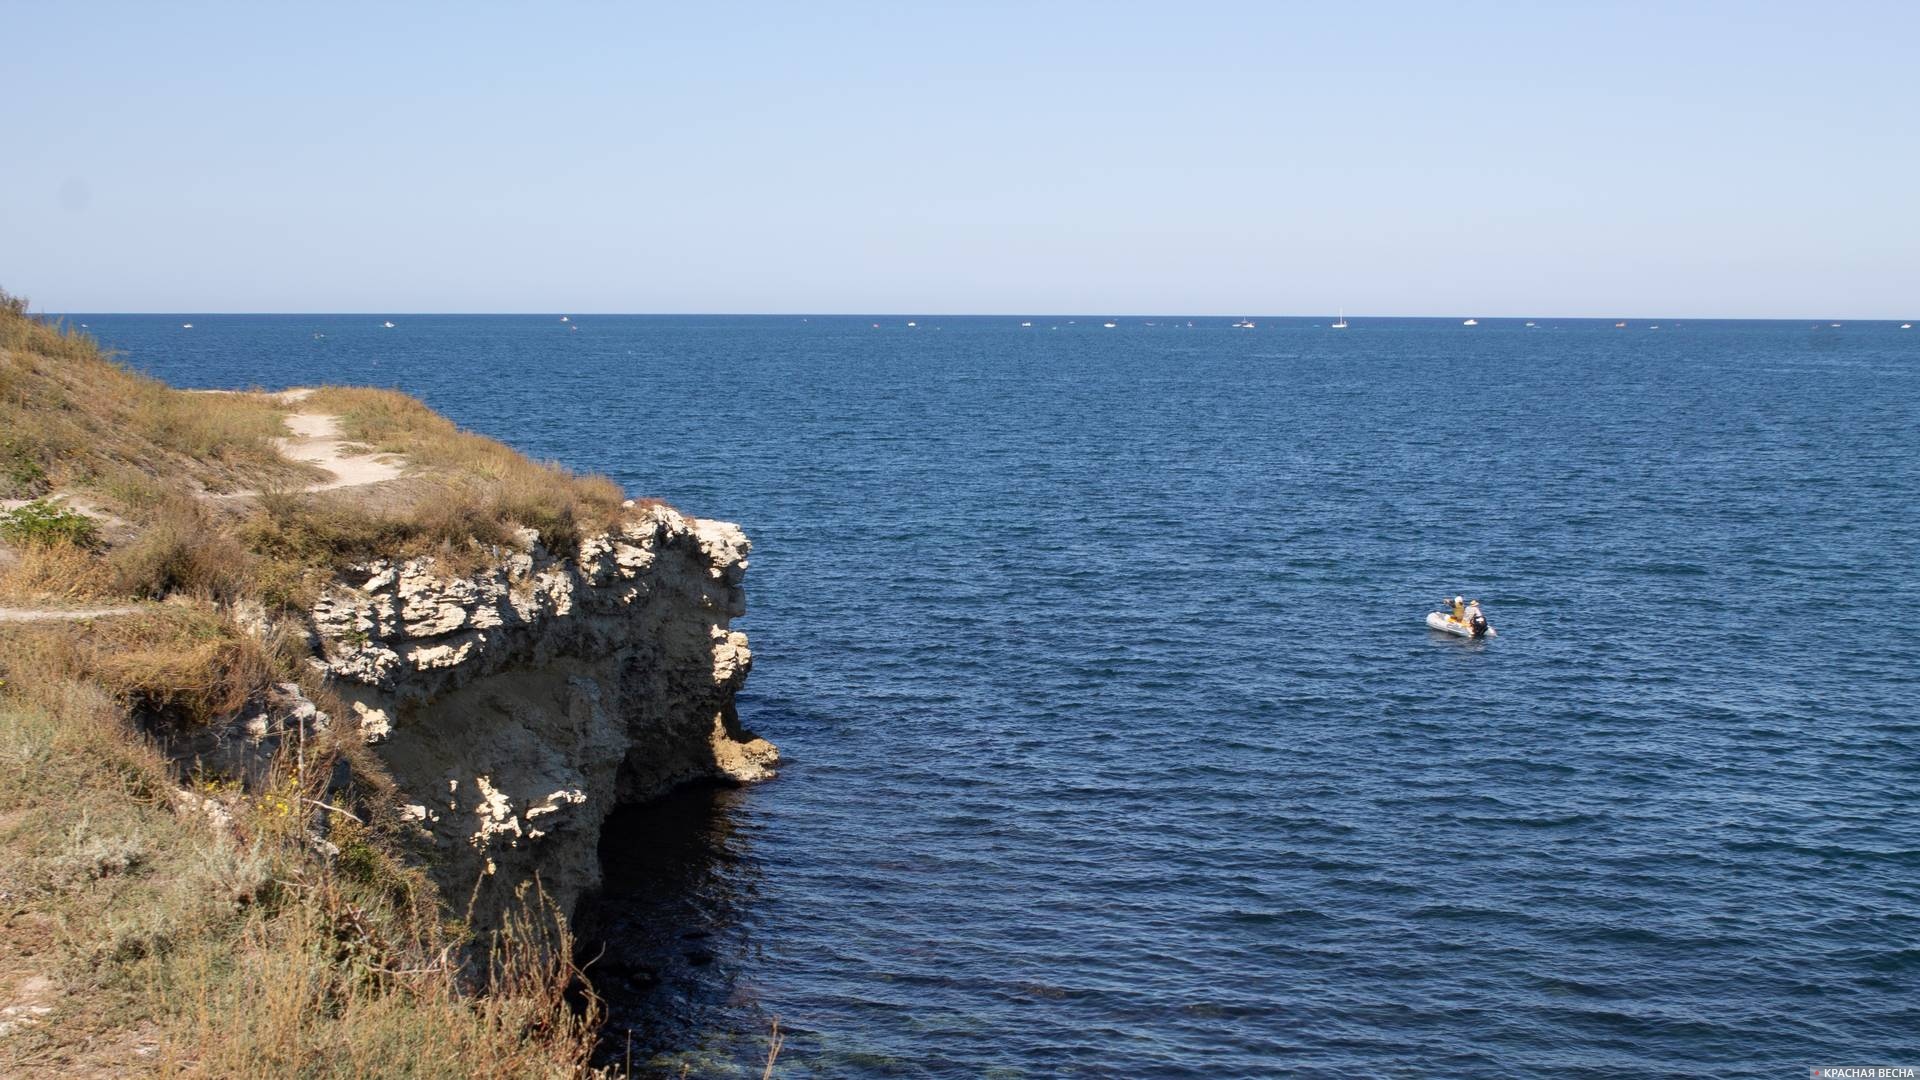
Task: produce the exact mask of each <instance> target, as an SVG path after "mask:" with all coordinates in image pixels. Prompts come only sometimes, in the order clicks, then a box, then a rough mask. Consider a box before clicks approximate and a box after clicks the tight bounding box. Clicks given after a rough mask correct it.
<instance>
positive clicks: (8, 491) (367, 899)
mask: <svg viewBox="0 0 1920 1080" xmlns="http://www.w3.org/2000/svg"><path fill="white" fill-rule="evenodd" d="M299 407H300V408H301V409H303V410H312V411H322V412H333V413H338V414H341V415H342V417H343V427H344V428H345V429H346V434H347V435H348V436H349V437H351V438H354V439H356V440H359V441H361V442H364V443H366V444H368V445H370V446H373V447H376V448H378V449H380V450H383V451H388V452H397V453H402V454H406V455H407V456H408V458H409V459H410V462H411V464H412V466H413V468H412V470H411V472H410V476H409V477H408V478H407V479H406V480H405V481H403V482H402V483H399V484H395V485H392V486H391V488H389V489H386V493H385V494H383V495H380V496H379V497H377V498H376V497H375V496H373V495H370V494H368V493H366V492H350V491H339V492H328V493H321V494H311V495H306V494H291V493H289V492H292V491H294V490H296V489H298V488H299V487H301V486H303V485H305V484H307V483H310V482H312V481H313V480H315V479H318V477H317V476H315V474H314V471H313V470H312V468H311V467H309V466H305V465H302V464H299V463H295V462H291V461H288V460H287V459H285V458H284V457H282V456H281V455H280V454H279V452H278V450H277V449H276V448H275V445H274V442H273V439H274V438H275V437H276V436H281V435H284V434H286V428H285V425H284V421H283V416H284V414H285V411H286V408H287V406H286V405H285V404H284V403H283V402H281V401H279V400H278V399H276V398H274V397H272V396H270V395H265V394H219V395H194V394H185V393H182V392H179V391H174V390H171V389H169V388H167V387H165V386H163V385H162V384H160V383H158V382H156V381H154V380H152V379H149V378H147V377H145V376H142V375H140V374H138V373H136V372H133V371H131V370H129V369H127V368H125V367H124V366H122V365H120V364H118V363H116V362H115V361H114V360H113V359H112V358H111V357H108V356H106V355H104V354H103V353H102V352H101V351H100V349H99V347H98V346H97V344H96V343H95V342H94V341H93V340H92V339H91V338H89V337H87V336H86V335H84V334H79V333H76V332H74V331H72V330H70V329H68V328H65V327H61V326H58V325H53V324H49V323H47V322H44V321H41V320H37V319H33V318H30V317H28V316H27V314H26V306H25V304H24V302H22V301H19V300H17V299H15V298H12V297H9V296H7V295H6V294H4V293H0V498H37V497H40V496H44V495H48V494H50V493H60V494H62V495H73V496H76V498H75V499H74V502H75V503H77V504H81V505H91V506H96V507H99V508H101V509H102V510H104V511H105V513H104V514H103V515H101V516H100V527H99V528H98V530H97V531H95V530H89V535H87V536H85V537H78V536H74V537H67V538H64V539H63V538H60V537H54V536H48V537H45V538H44V539H45V540H46V542H41V540H40V538H36V539H34V540H33V541H32V542H24V541H19V540H18V539H16V540H15V541H14V542H13V543H12V544H11V545H10V546H11V547H12V549H13V550H11V551H0V603H19V602H21V601H23V600H31V601H38V602H48V603H65V602H76V601H100V600H110V599H128V600H131V599H146V600H165V601H166V602H165V603H161V604H154V605H150V606H147V607H145V608H143V609H142V610H141V611H140V612H139V613H138V614H136V615H132V616H126V617H119V618H112V619H102V620H98V621H96V622H92V623H44V624H4V625H0V995H3V994H5V993H6V992H8V989H9V987H10V986H11V985H13V980H14V977H15V976H16V975H36V976H44V977H46V978H51V979H54V980H56V982H57V983H58V986H59V993H58V995H57V997H56V1000H57V1002H58V1005H57V1010H56V1012H55V1013H54V1014H53V1015H52V1016H51V1017H49V1018H48V1019H47V1022H45V1023H41V1024H35V1025H31V1026H29V1027H26V1028H23V1029H20V1030H17V1031H15V1032H13V1033H12V1034H11V1035H9V1036H8V1037H6V1038H5V1039H0V1075H4V1076H15V1075H22V1076H31V1075H43V1074H45V1075H53V1074H74V1073H101V1074H114V1075H118V1074H124V1073H135V1074H148V1073H160V1074H166V1075H175V1074H178V1075H186V1076H205V1077H227V1076H312V1077H332V1076H340V1077H349V1076H352V1077H367V1076H418V1077H471V1076H480V1075H488V1076H496V1075H497V1076H511V1077H523V1076H541V1077H545V1076H556V1077H557V1076H572V1075H579V1074H581V1073H582V1072H583V1071H585V1070H586V1063H587V1060H588V1054H589V1052H590V1050H591V1047H592V1045H593V1039H594V1029H595V1027H596V1026H597V1022H598V1014H597V1010H596V1007H595V1005H594V1004H593V1003H592V1001H591V999H590V998H589V1000H588V1002H587V1004H586V1006H585V1007H584V1008H580V1007H578V1006H577V1005H574V1006H570V1005H569V1003H568V1001H567V999H566V997H565V995H566V992H567V990H568V988H569V986H576V987H577V986H578V985H579V984H578V982H577V978H578V972H577V971H576V970H575V969H574V966H573V963H572V958H571V956H570V953H569V949H570V947H571V945H570V941H569V939H568V936H567V934H566V932H565V928H564V926H563V925H562V924H561V922H560V921H559V920H558V918H557V917H556V916H555V915H554V913H553V912H552V910H551V908H550V906H548V905H546V904H545V903H544V901H543V900H542V899H541V898H540V897H538V896H530V897H524V898H523V899H524V902H525V906H524V910H523V911H522V912H521V913H520V914H519V915H518V916H517V917H515V918H511V919H509V920H508V922H507V924H506V926H505V928H504V929H503V931H502V932H501V933H500V934H499V935H497V936H496V937H495V938H494V939H493V940H491V941H486V942H471V941H469V940H467V934H468V931H467V930H466V929H465V923H464V922H463V921H462V920H461V919H459V918H456V917H453V916H452V912H451V910H450V909H449V908H448V906H447V905H446V903H445V901H444V900H443V898H442V897H441V896H440V895H439V894H438V892H437V891H436V890H435V889H434V887H433V886H432V885H431V883H430V882H429V880H428V879H427V877H426V876H425V875H424V873H423V872H422V871H421V870H420V869H419V868H418V866H417V865H415V864H414V863H413V862H411V861H410V857H409V856H408V855H407V853H406V848H405V845H403V844H402V843H401V842H400V840H399V839H398V838H399V837H400V836H401V835H402V834H403V833H402V829H401V826H400V824H399V823H398V821H397V819H396V814H395V809H394V803H395V800H396V794H395V793H394V792H393V791H392V785H391V782H390V781H389V780H387V779H386V777H385V774H384V772H383V771H382V769H381V767H380V765H379V763H378V761H377V760H376V759H375V758H374V757H373V756H372V754H371V753H370V752H369V751H368V750H367V749H366V748H365V747H364V746H361V745H359V744H357V743H353V744H343V745H332V744H328V743H326V741H325V740H322V744H321V745H312V744H309V745H307V746H305V747H304V748H303V751H302V753H301V754H300V755H299V756H298V757H297V758H296V759H294V760H291V761H285V762H282V763H281V764H280V765H279V766H277V771H276V772H275V773H274V778H273V779H271V780H269V781H268V782H267V784H266V785H265V787H264V788H259V789H257V790H251V791H244V792H243V791H240V790H238V789H237V788H232V789H229V788H217V800H218V803H219V805H220V806H222V807H223V808H224V811H223V812H224V813H225V814H226V815H227V816H228V818H229V821H228V823H227V824H226V825H224V826H221V827H218V828H216V827H213V826H212V825H210V824H209V822H208V821H207V820H205V814H204V813H203V812H202V810H200V809H194V807H197V806H199V805H200V804H199V803H196V802H195V801H194V797H188V796H186V795H185V794H184V793H185V791H186V789H184V788H183V787H182V780H183V778H182V777H181V776H179V775H177V774H176V772H175V771H174V769H173V767H172V766H171V765H170V764H169V763H168V762H167V761H166V760H165V759H164V758H163V757H162V755H161V754H160V753H159V752H158V751H157V750H156V749H154V748H153V747H152V746H151V745H149V744H148V743H147V741H146V740H145V739H144V738H143V737H142V736H141V735H140V734H139V733H138V730H137V727H136V720H138V721H139V722H142V723H146V722H152V721H155V720H164V721H167V722H170V723H173V724H198V723H208V722H225V721H227V720H228V719H230V718H231V717H232V716H233V715H234V714H235V713H236V711H238V710H242V709H250V708H253V707H256V706H257V704H258V702H259V701H260V700H261V698H262V696H263V694H264V692H265V690H266V688H267V687H268V686H270V685H271V684H273V683H276V682H286V681H293V682H298V683H300V684H301V685H302V686H303V687H305V689H306V690H307V692H308V694H309V696H311V697H313V698H314V699H315V700H316V701H317V702H320V703H321V707H322V708H329V709H330V711H333V712H334V713H335V715H339V714H340V713H339V710H338V703H337V702H328V701H327V700H326V695H325V692H324V690H323V688H321V687H318V686H316V685H314V684H313V682H312V679H313V676H312V674H311V672H310V671H309V669H308V668H307V665H306V663H305V661H306V658H307V653H306V649H307V648H308V646H307V645H306V644H305V642H304V640H298V639H289V638H274V639H272V640H268V641H262V640H260V639H258V638H256V637H253V636H252V635H250V634H248V633H246V632H243V631H242V630H240V629H239V628H238V627H237V626H236V625H235V623H234V621H233V615H232V613H233V611H234V609H235V607H236V605H238V604H240V603H241V602H242V601H255V600H259V601H264V602H266V603H268V604H269V605H275V606H282V607H289V608H298V607H301V606H304V605H305V604H307V603H310V602H311V600H312V599H313V598H314V596H315V595H316V594H317V592H318V591H319V590H320V589H321V588H322V587H324V586H325V585H326V584H327V583H328V582H329V581H332V580H334V579H335V578H336V576H337V575H338V574H339V573H340V571H341V570H342V569H343V568H344V567H345V566H346V565H347V564H349V563H352V562H357V561H361V560H364V559H367V558H372V557H376V556H395V555H415V554H432V555H435V556H436V557H437V558H438V560H439V564H440V566H441V568H442V569H443V570H444V571H448V572H458V571H460V570H463V569H465V568H469V567H472V566H476V565H478V563H479V562H480V561H481V560H482V559H490V558H492V557H494V556H496V555H497V553H498V552H497V549H498V548H499V546H500V545H503V544H507V543H512V542H514V536H513V533H514V530H515V528H516V527H517V526H529V527H532V528H534V529H536V530H538V531H539V533H540V536H541V538H542V540H543V541H544V542H545V543H547V544H548V546H549V547H551V548H554V549H556V550H561V551H564V550H567V549H569V548H571V547H572V546H574V545H575V544H577V543H578V541H579V539H580V538H581V536H582V535H583V534H584V533H586V532H587V531H589V530H595V529H600V528H604V527H606V526H608V525H611V524H613V523H614V522H615V521H616V520H617V519H618V518H619V516H620V515H621V492H620V490H619V489H618V487H617V486H615V485H614V484H613V483H612V482H611V481H609V480H606V479H604V478H600V477H583V476H577V475H575V474H572V473H570V472H567V471H566V470H564V469H559V468H557V467H554V466H549V465H541V464H537V463H534V462H531V461H528V460H527V459H526V458H524V457H522V456H521V455H519V454H517V453H515V452H513V451H512V450H510V449H509V448H507V447H504V446H502V445H500V444H498V443H495V442H493V441H491V440H488V439H485V438H482V437H480V436H477V435H473V434H471V433H468V432H463V431H461V430H459V429H458V428H457V427H455V426H454V425H453V424H451V423H449V422H448V421H446V420H444V419H443V418H441V417H439V416H437V415H435V414H433V413H432V412H431V411H429V410H428V409H426V407H425V406H423V405H421V404H420V403H419V402H417V401H414V400H412V399H410V398H407V397H405V396H403V395H399V394H393V393H388V392H382V391H357V390H343V389H329V390H324V391H321V392H319V393H317V394H315V395H314V396H313V397H312V398H311V399H309V400H308V401H307V402H305V403H302V404H301V405H300V406H299ZM237 489H247V490H258V491H264V492H268V494H266V495H262V496H259V497H256V498H250V499H249V498H235V499H228V500H219V501H210V500H208V499H207V498H206V497H205V496H206V495H207V494H208V493H217V492H231V491H235V490H237ZM409 491H411V492H412V498H410V499H409V498H407V497H405V496H406V494H407V493H408V492H409ZM275 492H278V493H277V494H276V493H275ZM396 493H397V494H396ZM337 763H344V765H343V766H342V768H341V769H339V770H337V769H336V768H335V765H336V764H337ZM343 772H344V773H345V774H350V775H351V777H352V781H351V783H350V784H349V785H348V786H347V788H346V789H344V790H342V789H340V788H338V787H335V786H330V785H333V784H335V783H336V781H337V777H338V775H341V774H342V773H343ZM323 802H324V803H329V804H330V805H331V806H333V807H334V808H336V809H327V810H322V809H319V808H318V805H319V804H320V803H323ZM183 805H184V806H187V807H188V808H189V809H188V810H187V811H182V810H181V809H180V807H182V806H183ZM316 835H324V836H325V837H326V839H327V841H328V843H330V844H331V845H334V846H335V849H337V853H335V854H323V853H322V851H323V850H324V849H322V848H321V847H320V845H318V844H316V843H315V842H314V840H313V839H312V837H314V836H316ZM476 952H477V955H479V956H480V957H482V958H483V961H484V962H483V963H482V964H481V965H480V969H481V970H476V969H475V967H474V966H472V965H471V964H466V963H462V962H461V958H462V957H472V956H474V955H476ZM489 957H490V960H486V959H485V958H489Z"/></svg>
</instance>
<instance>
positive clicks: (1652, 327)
mask: <svg viewBox="0 0 1920 1080" xmlns="http://www.w3.org/2000/svg"><path fill="white" fill-rule="evenodd" d="M1647 329H1649V330H1658V329H1660V324H1659V323H1654V324H1653V325H1652V326H1649V327H1647Z"/></svg>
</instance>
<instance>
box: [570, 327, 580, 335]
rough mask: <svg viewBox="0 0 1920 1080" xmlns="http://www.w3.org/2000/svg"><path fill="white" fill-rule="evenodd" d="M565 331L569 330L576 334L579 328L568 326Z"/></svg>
mask: <svg viewBox="0 0 1920 1080" xmlns="http://www.w3.org/2000/svg"><path fill="white" fill-rule="evenodd" d="M567 329H569V330H571V331H573V332H574V333H576V334H577V333H579V332H580V328H579V327H577V326H569V327H567Z"/></svg>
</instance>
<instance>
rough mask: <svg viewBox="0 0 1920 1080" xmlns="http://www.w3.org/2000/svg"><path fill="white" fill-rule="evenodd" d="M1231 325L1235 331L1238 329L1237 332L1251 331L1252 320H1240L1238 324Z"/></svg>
mask: <svg viewBox="0 0 1920 1080" xmlns="http://www.w3.org/2000/svg"><path fill="white" fill-rule="evenodd" d="M1233 325H1234V327H1235V329H1239V330H1251V329H1253V320H1252V319H1241V320H1240V321H1239V322H1237V323H1234V324H1233Z"/></svg>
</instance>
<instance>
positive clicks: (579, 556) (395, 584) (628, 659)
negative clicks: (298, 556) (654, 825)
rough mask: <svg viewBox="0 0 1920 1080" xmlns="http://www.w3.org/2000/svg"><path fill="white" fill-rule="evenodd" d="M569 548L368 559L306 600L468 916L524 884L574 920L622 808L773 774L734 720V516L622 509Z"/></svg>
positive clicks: (739, 569) (742, 660)
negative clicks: (466, 569)
mask: <svg viewBox="0 0 1920 1080" xmlns="http://www.w3.org/2000/svg"><path fill="white" fill-rule="evenodd" d="M627 513H628V517H627V519H626V520H625V521H624V522H623V523H622V525H621V526H620V527H619V528H618V529H617V530H616V531H614V532H611V533H606V534H601V535H597V536H590V537H588V538H587V539H585V540H583V541H582V542H581V543H580V545H579V549H578V550H577V551H574V552H569V553H565V554H556V553H553V552H549V551H547V550H546V549H545V548H544V547H542V546H541V545H540V543H539V542H538V540H537V539H536V538H535V536H534V535H533V534H532V532H531V530H526V531H523V532H522V534H521V549H520V550H516V551H512V552H510V553H507V554H505V555H503V556H502V558H501V559H500V560H499V561H498V563H497V564H495V565H491V566H487V567H484V568H482V569H481V570H479V571H478V572H476V573H471V574H467V575H463V576H457V577H449V576H447V575H445V574H443V573H440V572H437V571H438V568H437V567H436V566H435V564H434V561H433V560H432V559H431V558H418V559H410V560H406V561H393V560H380V561H377V562H374V563H371V564H368V565H366V566H365V567H363V569H364V571H365V573H366V577H365V579H364V581H362V582H361V583H360V584H359V585H358V586H357V587H354V586H351V585H344V586H340V587H336V588H335V589H333V590H332V591H330V592H328V593H327V594H326V595H325V596H324V597H323V598H322V599H321V601H320V602H319V603H318V604H317V605H316V606H315V607H314V609H313V612H312V617H313V625H314V628H315V630H316V631H317V633H318V635H319V639H320V640H319V659H316V660H315V661H314V663H315V665H316V666H317V667H319V668H320V670H321V671H323V672H324V673H325V674H326V676H327V677H328V680H329V682H330V684H331V686H332V687H333V689H335V690H336V691H337V692H338V694H339V696H340V697H341V699H342V700H343V701H344V702H345V703H346V704H347V706H348V707H349V708H350V709H351V710H352V711H353V712H354V713H355V714H356V715H357V718H358V720H359V723H360V726H361V729H362V731H363V732H365V733H366V735H367V738H368V741H369V742H372V743H374V744H375V749H376V751H377V752H378V753H379V754H380V756H381V757H382V758H384V759H385V761H386V763H387V765H388V767H389V768H390V769H391V771H392V773H393V776H394V779H395V780H396V781H397V782H398V784H399V786H400V788H401V789H402V791H404V792H406V793H407V797H408V799H409V800H410V801H409V802H408V803H407V804H406V805H405V806H404V807H403V811H402V812H403V815H404V816H405V817H406V818H407V819H408V820H409V821H410V823H411V825H412V826H413V827H415V828H416V829H417V830H418V835H419V837H420V839H421V840H422V841H423V842H424V843H426V844H428V845H431V847H432V848H433V849H434V850H433V852H432V854H431V856H430V861H431V863H432V864H433V865H434V866H435V868H436V872H437V874H438V876H439V877H440V878H441V883H442V885H443V887H444V888H445V889H446V892H447V895H448V897H449V899H450V900H452V901H453V902H454V903H455V904H456V905H459V904H462V903H464V902H465V901H466V899H467V898H468V897H469V896H472V897H475V905H474V914H475V916H476V918H477V919H479V920H481V921H483V922H484V921H489V920H490V918H491V917H492V916H494V915H497V912H498V909H499V906H500V905H501V904H504V903H506V902H508V901H509V900H510V898H511V897H512V895H513V894H514V892H515V891H516V890H517V889H518V888H519V887H520V886H521V884H522V883H524V882H527V881H530V880H532V879H533V878H534V877H535V876H536V875H537V876H538V879H539V881H540V882H541V884H542V886H543V887H544V888H545V890H546V892H547V894H548V895H549V896H551V897H553V898H554V899H555V900H556V901H558V902H559V903H560V904H561V905H562V907H563V908H564V909H566V910H568V911H569V912H571V910H572V908H573V905H574V902H575V901H576V900H577V899H578V897H579V896H580V894H581V893H582V892H584V891H586V890H587V889H590V888H592V887H594V886H596V885H597V884H598V883H599V879H600V867H599V860H598V855H597V848H598V844H599V839H600V829H601V825H602V823H603V822H604V821H605V820H606V817H607V815H608V814H609V813H610V812H611V811H612V810H613V809H614V808H615V807H616V806H618V805H621V804H624V803H629V802H637V801H642V800H645V799H649V798H653V797H655V796H658V795H660V794H663V793H664V792H665V791H667V790H668V789H669V788H671V787H673V786H674V785H676V784H679V783H682V782H685V781H689V780H696V779H706V778H718V779H725V780H732V781H742V782H744V781H752V780H759V779H762V778H765V777H767V776H770V775H772V766H773V765H774V763H775V762H776V760H777V759H778V754H777V752H776V751H775V749H774V747H773V746H772V744H770V743H768V742H767V741H766V740H764V739H759V738H756V737H754V736H753V735H751V734H750V733H748V732H745V731H742V730H741V729H740V726H739V723H738V718H737V716H736V715H735V712H734V705H733V699H734V694H735V692H736V691H738V690H739V688H740V686H741V684H742V683H743V682H744V681H745V680H746V677H747V669H748V667H749V665H750V663H751V659H752V654H751V653H750V652H749V651H748V648H747V638H746V635H745V634H742V633H738V632H735V631H732V630H730V629H729V625H728V624H729V621H730V620H731V619H733V618H734V617H736V616H739V615H742V614H744V613H745V611H746V597H745V593H744V591H743V590H742V588H741V579H742V577H743V576H744V575H745V573H746V569H747V552H748V549H749V545H748V543H747V538H746V537H745V536H744V535H743V534H742V533H741V531H740V529H739V527H738V526H735V525H732V524H729V523H726V522H719V521H701V520H695V519H691V518H687V517H685V516H683V515H681V514H679V513H677V512H675V511H673V510H671V509H668V508H666V507H663V506H644V507H630V508H629V509H628V511H627Z"/></svg>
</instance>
